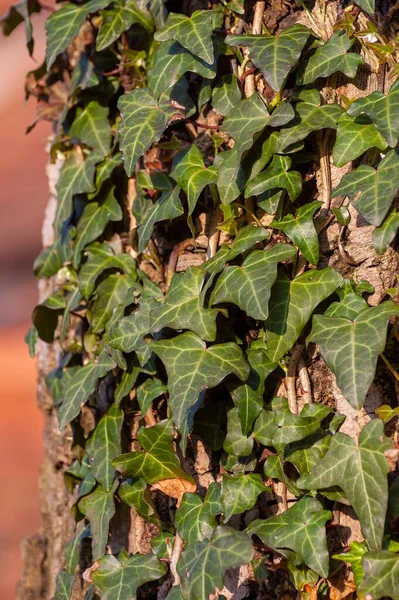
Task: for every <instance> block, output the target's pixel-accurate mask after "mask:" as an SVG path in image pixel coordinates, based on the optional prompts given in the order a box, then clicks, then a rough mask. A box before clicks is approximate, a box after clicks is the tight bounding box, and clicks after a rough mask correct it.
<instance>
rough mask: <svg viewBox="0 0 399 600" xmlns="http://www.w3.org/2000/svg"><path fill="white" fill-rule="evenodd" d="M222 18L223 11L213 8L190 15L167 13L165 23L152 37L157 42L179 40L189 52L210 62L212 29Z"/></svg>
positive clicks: (217, 25)
mask: <svg viewBox="0 0 399 600" xmlns="http://www.w3.org/2000/svg"><path fill="white" fill-rule="evenodd" d="M222 20H223V13H222V12H218V11H214V10H196V11H195V12H193V14H192V15H191V17H186V16H185V15H182V14H178V13H169V15H168V19H167V21H166V23H165V25H164V26H163V27H162V29H161V30H160V31H157V32H156V34H155V35H154V37H155V39H156V40H157V41H158V42H167V41H169V40H172V41H175V42H179V44H180V45H181V46H183V48H186V50H188V51H189V52H191V54H194V55H195V56H198V58H200V59H201V60H203V61H205V62H206V63H208V64H212V63H213V61H214V59H215V57H214V51H213V41H212V31H213V29H214V28H216V27H220V26H221V24H222Z"/></svg>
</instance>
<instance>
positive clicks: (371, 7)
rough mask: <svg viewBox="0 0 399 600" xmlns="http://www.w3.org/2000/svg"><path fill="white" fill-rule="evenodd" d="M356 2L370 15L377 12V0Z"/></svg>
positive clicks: (359, 0)
mask: <svg viewBox="0 0 399 600" xmlns="http://www.w3.org/2000/svg"><path fill="white" fill-rule="evenodd" d="M355 4H357V5H358V6H359V7H360V8H361V9H362V10H364V11H365V12H367V13H369V14H370V15H372V14H374V13H375V0H356V2H355Z"/></svg>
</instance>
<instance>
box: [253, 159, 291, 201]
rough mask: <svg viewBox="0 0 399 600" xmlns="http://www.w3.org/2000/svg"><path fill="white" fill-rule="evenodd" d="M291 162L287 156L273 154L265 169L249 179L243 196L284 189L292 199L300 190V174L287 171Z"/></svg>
mask: <svg viewBox="0 0 399 600" xmlns="http://www.w3.org/2000/svg"><path fill="white" fill-rule="evenodd" d="M291 163H292V160H291V159H290V157H289V156H280V155H279V154H275V155H274V156H273V160H272V162H271V164H270V165H269V166H268V167H267V169H266V171H263V173H259V175H257V176H256V177H254V178H253V179H251V181H250V182H249V183H248V185H247V187H246V188H245V197H246V198H249V197H250V196H259V195H260V194H263V193H264V192H267V191H272V192H275V191H277V190H281V189H283V190H286V192H287V194H288V196H289V197H290V199H291V200H292V201H294V200H296V198H297V197H298V196H299V194H300V193H301V190H302V175H301V174H300V173H299V171H288V169H289V168H290V166H291Z"/></svg>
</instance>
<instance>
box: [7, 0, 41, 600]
mask: <svg viewBox="0 0 399 600" xmlns="http://www.w3.org/2000/svg"><path fill="white" fill-rule="evenodd" d="M9 4H10V2H9V0H0V15H3V14H4V13H5V12H6V11H7V9H8V7H9ZM45 18H46V15H45V14H44V15H43V16H42V15H35V16H34V18H33V23H34V37H35V42H36V46H35V52H34V57H35V59H36V62H34V61H33V60H32V59H31V58H30V57H29V55H28V52H27V49H26V46H25V32H24V28H23V26H20V27H18V29H17V30H15V31H14V32H13V34H12V35H11V36H10V37H8V38H5V37H4V36H3V35H2V33H0V72H1V73H2V85H1V88H0V181H1V188H0V190H1V191H0V211H1V212H0V214H1V225H2V226H1V235H0V284H1V303H0V394H1V396H0V397H1V401H2V411H1V419H0V456H1V457H2V465H1V475H2V477H1V479H2V485H1V491H0V515H1V525H0V532H1V533H0V536H1V537H0V598H1V600H14V598H15V586H16V582H17V580H18V578H19V575H20V572H21V558H20V549H19V545H20V541H21V539H22V538H23V537H24V536H25V535H29V534H32V533H34V532H35V531H37V530H38V529H39V527H40V506H39V496H38V485H37V481H38V472H39V466H40V461H41V457H42V417H41V413H40V411H39V409H38V408H37V405H36V389H35V387H36V372H35V368H36V365H35V361H34V360H31V359H30V358H29V355H28V350H27V346H26V345H25V343H24V341H23V337H24V334H25V332H26V331H27V329H28V327H29V318H30V312H31V310H32V308H33V306H34V305H35V303H36V301H37V282H36V281H35V279H34V277H33V275H32V263H33V260H34V258H35V256H36V255H37V254H38V252H39V251H40V247H41V240H40V237H41V221H42V216H43V211H44V208H45V205H46V202H47V198H48V191H47V183H46V176H45V165H46V160H47V159H46V154H45V150H44V148H45V143H46V138H47V136H48V135H49V132H50V128H49V126H48V125H47V124H39V125H38V126H37V127H36V128H35V129H34V130H33V131H32V133H31V134H29V135H27V136H26V135H25V129H26V127H27V126H28V125H29V124H30V123H31V122H32V121H33V119H34V116H35V103H34V101H33V100H32V101H30V102H28V103H25V102H24V75H25V73H26V72H27V71H29V70H32V69H35V68H37V66H39V65H40V64H41V62H42V60H43V55H44V45H45V44H44V37H45V36H44V20H45Z"/></svg>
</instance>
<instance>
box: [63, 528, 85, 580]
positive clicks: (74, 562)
mask: <svg viewBox="0 0 399 600" xmlns="http://www.w3.org/2000/svg"><path fill="white" fill-rule="evenodd" d="M80 525H81V527H80V530H79V531H78V533H77V534H76V536H75V537H74V538H72V540H71V541H70V542H68V544H67V545H66V546H65V570H66V572H67V573H69V574H70V575H73V574H74V573H75V570H76V567H77V566H78V564H79V561H80V548H81V545H82V541H83V540H84V539H85V538H87V537H89V536H90V525H87V526H86V527H85V525H84V523H80ZM78 526H79V525H78Z"/></svg>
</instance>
